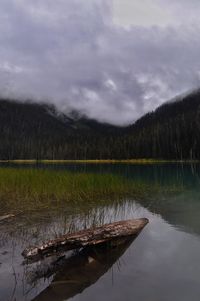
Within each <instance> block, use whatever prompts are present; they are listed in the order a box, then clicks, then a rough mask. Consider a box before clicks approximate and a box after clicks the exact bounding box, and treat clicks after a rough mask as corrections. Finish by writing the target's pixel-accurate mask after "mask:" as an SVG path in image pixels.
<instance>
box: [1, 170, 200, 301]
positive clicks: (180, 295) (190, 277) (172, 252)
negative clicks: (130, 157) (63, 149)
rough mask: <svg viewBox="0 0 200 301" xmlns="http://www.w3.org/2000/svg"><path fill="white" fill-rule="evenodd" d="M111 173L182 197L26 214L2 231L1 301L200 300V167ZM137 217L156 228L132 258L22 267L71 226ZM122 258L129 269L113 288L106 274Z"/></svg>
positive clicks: (119, 251) (91, 254)
mask: <svg viewBox="0 0 200 301" xmlns="http://www.w3.org/2000/svg"><path fill="white" fill-rule="evenodd" d="M63 168H64V167H63ZM76 168H77V167H76ZM91 168H92V169H94V168H98V169H100V167H91ZM109 168H110V169H111V166H107V167H106V169H104V167H102V166H101V172H110V170H109V171H108V169H109ZM113 168H114V169H115V170H113V172H114V173H116V172H118V173H119V172H120V173H121V174H123V175H124V176H125V177H131V178H132V179H136V180H138V179H139V180H141V182H142V183H150V184H155V183H157V184H158V185H159V187H160V190H161V192H162V191H163V189H162V188H163V187H164V186H165V185H166V184H170V185H171V187H173V186H175V187H176V186H177V185H179V186H181V187H182V188H183V189H182V190H181V191H178V193H176V192H175V193H172V194H171V193H169V194H167V193H165V194H164V193H163V194H155V195H152V196H149V198H147V199H137V200H133V199H130V200H127V199H124V200H123V201H122V202H121V203H117V204H116V202H115V200H113V201H112V202H110V203H109V205H106V204H105V202H104V203H103V204H101V202H98V203H95V204H93V206H92V207H91V208H85V207H84V206H81V207H80V208H79V207H78V205H76V207H72V206H66V207H65V208H64V210H63V208H62V210H60V211H59V212H55V211H52V212H51V211H48V212H47V211H45V212H31V213H30V214H28V213H26V214H23V213H22V214H21V215H19V216H17V217H16V218H14V219H13V220H12V221H10V222H9V223H6V224H1V225H0V301H11V300H13V301H14V300H17V301H25V300H26V301H30V300H45V301H47V300H67V299H68V298H71V297H73V296H74V298H73V300H81V301H84V300H87V301H88V300H92V299H93V300H96V301H97V300H99V301H100V300H106V301H107V300H110V301H113V300H114V301H116V300H120V301H121V300H122V299H124V300H125V301H129V300H133V299H134V300H140V301H144V300H147V299H149V300H158V301H160V300H167V301H171V300H176V301H180V300H181V301H188V300H192V301H198V300H199V294H200V281H199V279H200V264H199V252H200V236H199V235H200V219H199V215H200V185H199V184H200V183H199V174H200V169H199V165H195V166H193V167H191V166H189V165H184V166H180V165H179V166H176V165H169V166H161V165H159V166H158V165H157V166H126V167H122V166H116V167H112V169H113ZM84 171H85V170H84ZM92 172H94V170H92ZM97 172H99V171H97ZM138 217H147V218H149V219H150V223H149V225H148V227H147V228H146V229H145V231H144V232H142V234H141V235H140V236H139V237H138V239H137V240H136V241H134V243H133V244H132V245H131V246H130V248H129V249H128V252H125V251H126V250H127V248H128V247H129V243H128V245H122V246H120V247H118V248H115V249H112V252H110V251H109V250H104V251H103V252H101V251H98V250H97V251H96V250H86V251H83V252H80V253H78V254H72V255H70V257H68V258H66V257H61V258H56V259H54V260H52V261H51V262H47V263H46V267H45V266H44V264H45V263H44V262H43V263H40V266H38V265H33V266H29V265H22V262H23V258H22V256H21V252H22V250H23V249H24V248H25V247H27V246H28V245H29V244H33V245H35V244H37V243H39V242H41V241H43V240H47V239H49V238H54V237H56V236H59V235H62V234H64V233H65V232H66V231H67V230H68V228H69V225H71V226H72V228H73V230H74V231H75V230H78V229H82V228H88V227H90V226H91V225H93V224H97V223H100V224H103V223H107V222H108V223H109V222H112V221H117V220H122V219H130V218H138ZM180 229H181V231H180ZM194 234H195V235H194ZM124 252H125V253H124ZM120 257H121V259H120V261H125V262H127V265H124V266H123V271H120V272H117V273H116V275H115V278H116V283H115V286H114V287H113V288H112V284H111V283H110V278H109V277H110V276H109V275H110V274H109V273H107V271H108V270H109V269H111V267H112V268H113V269H115V268H116V265H117V263H116V262H118V260H119V258H120ZM102 275H104V277H101V276H102ZM97 280H98V281H97ZM86 287H87V288H88V289H87V290H86V289H85V288H86ZM81 292H82V293H81ZM80 293H81V295H79V296H78V295H76V294H80ZM56 298H57V299H56Z"/></svg>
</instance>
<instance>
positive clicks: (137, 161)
mask: <svg viewBox="0 0 200 301" xmlns="http://www.w3.org/2000/svg"><path fill="white" fill-rule="evenodd" d="M0 163H13V164H159V163H161V164H162V163H180V164H190V163H191V164H195V163H200V160H164V159H129V160H111V159H110V160H109V159H107V160H98V159H96V160H36V159H30V160H22V159H19V160H18V159H17V160H0Z"/></svg>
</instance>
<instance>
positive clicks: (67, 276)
mask: <svg viewBox="0 0 200 301" xmlns="http://www.w3.org/2000/svg"><path fill="white" fill-rule="evenodd" d="M134 238H135V236H134V237H124V238H121V243H120V245H119V246H117V247H109V248H107V246H105V245H104V244H102V245H96V246H93V247H86V248H84V249H83V250H81V251H79V252H76V253H75V254H73V255H71V256H70V257H69V258H62V259H60V260H59V261H58V262H56V263H55V265H52V266H51V267H49V266H48V267H49V270H47V271H46V273H45V271H44V273H41V272H42V270H41V271H37V270H36V271H35V273H33V274H32V276H33V278H32V279H31V281H30V282H29V284H30V285H32V286H33V285H34V286H35V284H36V283H37V281H38V280H40V279H42V278H43V279H51V283H50V284H49V286H48V287H47V288H45V289H44V291H42V292H41V293H39V295H38V296H37V297H35V298H34V299H33V300H32V301H44V300H48V301H63V300H68V299H71V298H73V297H74V296H76V295H77V294H80V293H82V292H83V291H84V290H85V289H86V288H88V287H90V286H92V285H93V284H94V283H96V282H97V281H98V280H99V279H100V278H101V277H102V276H103V275H104V274H105V273H106V272H107V271H108V270H109V269H110V268H111V267H112V266H113V264H115V263H116V261H117V260H119V258H120V257H121V256H122V255H123V254H124V253H125V251H126V250H127V249H128V248H129V246H130V245H131V243H132V242H133V240H134ZM40 264H42V261H41V262H40ZM34 276H35V277H34Z"/></svg>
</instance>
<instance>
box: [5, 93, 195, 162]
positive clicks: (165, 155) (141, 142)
mask: <svg viewBox="0 0 200 301" xmlns="http://www.w3.org/2000/svg"><path fill="white" fill-rule="evenodd" d="M134 158H157V159H200V91H195V92H193V93H191V94H190V95H188V96H185V97H183V98H181V99H177V100H176V101H173V102H168V103H166V104H164V105H162V106H161V107H159V108H158V109H157V110H155V111H154V112H151V113H148V114H146V115H145V116H143V117H142V118H141V119H139V120H138V121H136V122H135V123H134V124H132V125H131V126H128V127H121V128H120V127H115V126H112V125H109V124H103V123H99V122H97V121H95V120H91V119H88V118H86V117H79V116H78V115H77V114H76V113H75V114H74V113H72V114H68V115H65V114H63V113H59V112H58V111H57V110H56V109H55V108H54V107H53V106H50V105H46V104H35V103H31V102H25V103H20V102H16V101H11V100H6V99H1V100H0V159H1V160H8V159H134Z"/></svg>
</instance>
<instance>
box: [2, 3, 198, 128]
mask: <svg viewBox="0 0 200 301" xmlns="http://www.w3.org/2000/svg"><path fill="white" fill-rule="evenodd" d="M199 11H200V1H199V0H190V1H188V0H142V1H141V0H56V1H55V0H0V95H1V96H2V97H11V98H15V99H16V98H17V99H21V100H26V99H32V100H35V101H37V102H44V101H45V102H49V103H53V104H55V105H56V107H57V108H58V110H60V111H62V112H69V111H71V110H78V111H79V112H81V113H82V114H85V115H87V116H88V117H90V118H94V119H97V120H99V121H102V122H108V123H112V124H116V125H125V124H130V123H132V122H134V121H135V120H136V119H138V118H139V117H140V116H142V115H143V114H145V113H146V112H148V111H152V110H154V109H155V108H156V107H158V106H159V105H161V104H162V103H164V102H165V101H168V100H170V99H172V98H174V97H176V96H177V95H179V94H183V93H185V92H187V91H190V90H192V89H195V88H198V87H199V86H200V59H199V56H200V21H199Z"/></svg>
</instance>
